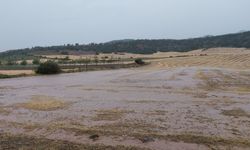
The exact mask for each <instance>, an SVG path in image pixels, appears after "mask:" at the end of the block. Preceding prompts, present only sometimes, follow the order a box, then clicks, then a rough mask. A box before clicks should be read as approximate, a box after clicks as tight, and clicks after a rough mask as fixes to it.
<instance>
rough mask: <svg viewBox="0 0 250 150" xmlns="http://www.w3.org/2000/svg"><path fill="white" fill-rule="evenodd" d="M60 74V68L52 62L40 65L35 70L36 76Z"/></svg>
mask: <svg viewBox="0 0 250 150" xmlns="http://www.w3.org/2000/svg"><path fill="white" fill-rule="evenodd" d="M60 72H61V69H60V66H59V65H58V64H57V63H55V62H53V61H47V62H45V63H41V64H40V65H39V66H38V68H37V70H36V73H37V74H58V73H60Z"/></svg>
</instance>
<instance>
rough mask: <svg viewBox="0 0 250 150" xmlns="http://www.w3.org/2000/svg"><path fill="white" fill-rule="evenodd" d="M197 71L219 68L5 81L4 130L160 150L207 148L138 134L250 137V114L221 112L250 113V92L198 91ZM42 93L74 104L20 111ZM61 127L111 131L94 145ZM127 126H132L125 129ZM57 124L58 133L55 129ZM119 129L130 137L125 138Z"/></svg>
mask: <svg viewBox="0 0 250 150" xmlns="http://www.w3.org/2000/svg"><path fill="white" fill-rule="evenodd" d="M199 70H204V71H207V72H213V71H214V70H215V69H213V68H195V67H190V68H176V69H158V70H150V69H121V70H111V71H94V72H84V73H72V74H61V75H52V76H35V77H23V78H16V79H4V80H0V132H4V133H5V132H6V133H8V132H10V133H12V134H27V135H31V136H45V137H46V138H49V139H50V138H51V139H61V140H68V141H72V142H77V143H91V144H106V145H125V146H129V145H132V146H138V147H146V148H151V149H160V150H165V149H209V148H208V147H207V146H205V145H202V144H199V143H190V142H189V143H185V142H182V141H175V142H174V141H171V140H170V141H169V140H164V139H161V138H158V137H153V138H155V140H154V141H151V142H149V143H142V142H141V141H140V140H139V139H138V138H136V137H134V136H133V135H134V133H138V134H140V135H143V134H144V133H145V132H149V133H152V134H160V135H163V136H164V135H182V134H183V135H184V134H192V135H200V136H208V137H221V138H225V139H238V138H242V139H246V140H250V117H249V116H247V115H245V116H227V115H223V114H222V111H223V110H232V109H241V110H244V112H245V113H246V114H250V93H249V92H245V93H239V92H237V91H223V90H215V91H206V90H203V89H201V88H199V86H198V85H199V84H200V83H201V82H202V81H201V80H200V79H197V78H196V73H197V71H199ZM221 70H222V71H225V72H232V71H231V70H223V69H221ZM44 96H46V97H51V98H53V99H57V100H58V101H62V102H65V103H67V104H68V106H67V107H64V108H58V109H55V110H50V111H41V110H35V109H28V108H25V107H17V106H19V104H23V103H29V102H30V101H31V99H32V97H33V98H34V97H44ZM1 110H2V111H1ZM1 112H2V113H1ZM4 112H5V113H4ZM55 124H56V125H57V124H60V126H64V127H67V128H70V129H72V128H73V127H77V128H78V129H79V128H83V127H84V128H87V129H89V128H91V129H98V131H102V130H105V131H106V130H109V131H110V132H109V135H107V134H105V136H104V135H103V136H101V137H100V139H99V140H98V141H96V142H93V141H91V140H90V139H88V136H89V134H88V133H86V134H82V135H80V136H79V135H78V136H76V135H75V132H73V131H69V130H63V129H62V128H57V126H56V125H55ZM124 124H126V125H127V124H128V125H127V126H124V127H123V128H119V125H121V126H123V125H124ZM130 125H131V126H130ZM55 126H56V127H55ZM128 126H130V127H128ZM134 126H135V127H134ZM144 126H145V127H144ZM52 127H55V128H53V130H52V131H51V130H49V129H51V128H52ZM27 128H28V129H27ZM104 128H105V129H104ZM112 128H113V130H114V131H115V133H114V134H112ZM120 130H124V133H123V134H120ZM118 131H119V134H117V132H118ZM97 134H98V133H97ZM237 148H238V147H236V149H237ZM233 149H234V148H233Z"/></svg>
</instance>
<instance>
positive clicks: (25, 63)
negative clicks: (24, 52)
mask: <svg viewBox="0 0 250 150" xmlns="http://www.w3.org/2000/svg"><path fill="white" fill-rule="evenodd" d="M27 64H28V63H27V61H26V60H23V61H22V62H21V63H20V65H23V66H26V65H27Z"/></svg>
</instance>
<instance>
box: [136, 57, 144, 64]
mask: <svg viewBox="0 0 250 150" xmlns="http://www.w3.org/2000/svg"><path fill="white" fill-rule="evenodd" d="M135 63H136V64H138V65H144V64H145V62H144V61H143V60H142V59H141V58H137V59H135Z"/></svg>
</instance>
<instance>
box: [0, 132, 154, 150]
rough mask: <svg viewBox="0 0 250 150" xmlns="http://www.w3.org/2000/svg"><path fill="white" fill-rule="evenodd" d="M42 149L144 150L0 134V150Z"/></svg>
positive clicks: (140, 149) (143, 149) (141, 149)
mask: <svg viewBox="0 0 250 150" xmlns="http://www.w3.org/2000/svg"><path fill="white" fill-rule="evenodd" d="M34 147H35V149H36V150H44V149H53V150H63V149H70V150H146V149H145V148H138V147H126V146H120V145H119V146H106V145H101V144H98V145H90V144H77V143H73V142H68V141H62V140H51V139H46V138H35V137H30V136H24V135H18V136H14V135H10V134H0V150H2V149H3V150H17V149H18V150H19V149H22V150H27V149H33V148H34ZM147 150H149V149H147Z"/></svg>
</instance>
